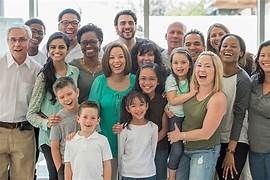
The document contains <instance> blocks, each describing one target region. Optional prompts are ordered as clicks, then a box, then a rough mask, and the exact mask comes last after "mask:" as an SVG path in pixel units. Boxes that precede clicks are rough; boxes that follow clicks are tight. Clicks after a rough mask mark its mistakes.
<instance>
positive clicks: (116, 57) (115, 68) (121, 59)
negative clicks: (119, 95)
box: [109, 47, 126, 75]
mask: <svg viewBox="0 0 270 180" xmlns="http://www.w3.org/2000/svg"><path fill="white" fill-rule="evenodd" d="M109 58H110V59H109V66H110V69H111V71H112V74H114V75H116V74H123V73H124V70H125V66H126V59H125V55H124V52H123V50H122V48H120V47H114V48H112V49H111V52H110V57H109Z"/></svg>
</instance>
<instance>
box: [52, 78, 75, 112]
mask: <svg viewBox="0 0 270 180" xmlns="http://www.w3.org/2000/svg"><path fill="white" fill-rule="evenodd" d="M53 92H54V94H55V96H56V98H57V100H58V101H59V103H60V104H61V105H62V106H63V108H64V109H65V110H67V111H73V110H76V109H77V107H78V97H79V89H78V88H77V87H76V84H75V83H74V81H73V79H72V78H70V77H60V78H58V79H57V80H56V81H55V83H54V84H53Z"/></svg>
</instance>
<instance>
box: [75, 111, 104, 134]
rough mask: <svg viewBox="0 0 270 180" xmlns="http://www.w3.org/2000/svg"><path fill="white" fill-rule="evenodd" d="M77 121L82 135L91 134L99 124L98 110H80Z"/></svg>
mask: <svg viewBox="0 0 270 180" xmlns="http://www.w3.org/2000/svg"><path fill="white" fill-rule="evenodd" d="M77 121H78V123H79V124H80V127H81V131H82V132H83V133H89V132H91V131H92V130H93V129H95V128H96V126H97V125H98V123H99V116H98V110H97V109H96V108H93V107H84V108H82V110H81V112H80V115H79V116H78V118H77Z"/></svg>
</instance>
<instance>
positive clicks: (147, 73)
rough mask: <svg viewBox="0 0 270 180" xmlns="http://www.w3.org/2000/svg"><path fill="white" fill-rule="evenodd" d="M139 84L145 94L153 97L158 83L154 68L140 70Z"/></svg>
mask: <svg viewBox="0 0 270 180" xmlns="http://www.w3.org/2000/svg"><path fill="white" fill-rule="evenodd" d="M139 85H140V87H141V89H142V91H143V93H145V94H147V95H148V96H149V97H150V98H151V97H154V95H155V89H156V87H157V85H158V78H157V75H156V73H155V71H154V69H152V68H144V69H142V70H141V71H140V75H139Z"/></svg>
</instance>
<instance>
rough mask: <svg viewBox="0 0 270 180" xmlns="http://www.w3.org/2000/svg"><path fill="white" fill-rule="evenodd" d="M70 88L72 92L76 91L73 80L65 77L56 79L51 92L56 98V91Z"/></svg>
mask: <svg viewBox="0 0 270 180" xmlns="http://www.w3.org/2000/svg"><path fill="white" fill-rule="evenodd" d="M67 86H70V87H71V88H72V89H73V90H74V91H77V86H76V84H75V82H74V80H73V79H72V78H71V77H68V76H65V77H60V78H58V79H57V80H56V81H55V82H54V83H53V92H54V94H55V96H56V93H57V91H58V90H60V89H63V88H64V87H67Z"/></svg>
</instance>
